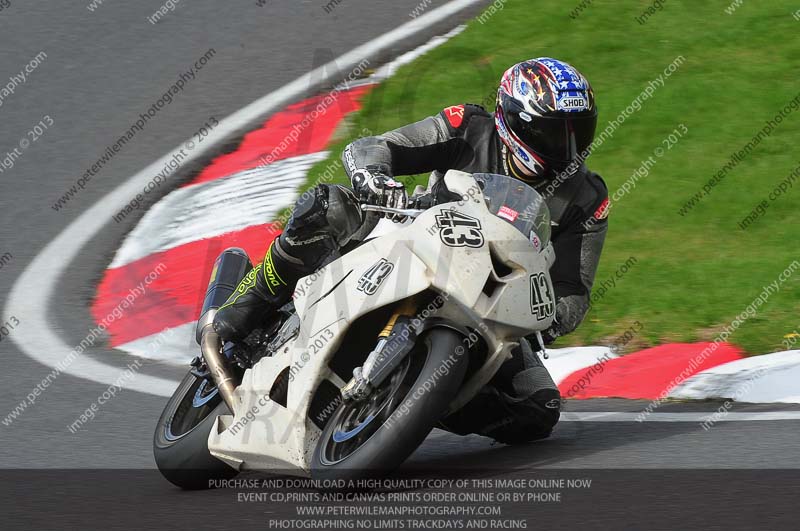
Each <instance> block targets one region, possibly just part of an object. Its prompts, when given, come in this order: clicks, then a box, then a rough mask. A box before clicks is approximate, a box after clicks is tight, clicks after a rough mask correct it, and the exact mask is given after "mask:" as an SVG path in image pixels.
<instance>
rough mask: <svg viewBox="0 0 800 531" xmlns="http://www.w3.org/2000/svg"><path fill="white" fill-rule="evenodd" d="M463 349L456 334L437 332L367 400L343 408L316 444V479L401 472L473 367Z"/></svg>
mask: <svg viewBox="0 0 800 531" xmlns="http://www.w3.org/2000/svg"><path fill="white" fill-rule="evenodd" d="M462 345H463V342H462V337H461V335H459V334H458V333H457V332H455V331H453V330H450V329H447V328H434V329H433V330H431V331H429V332H427V333H425V334H424V335H423V336H422V337H421V338H420V339H419V340H418V341H417V344H416V346H415V347H414V349H413V350H412V351H411V352H409V353H408V355H407V356H406V358H405V359H404V360H403V362H402V363H401V364H400V366H399V367H397V368H396V369H395V370H394V371H393V373H392V374H391V375H389V376H388V377H387V378H386V380H384V382H383V383H382V384H381V385H380V386H379V387H378V388H377V389H375V390H374V391H373V392H372V393H370V395H369V396H368V397H367V398H365V399H364V400H360V401H357V402H352V403H346V404H342V405H340V406H339V408H338V409H337V410H336V412H335V413H334V414H333V416H332V417H331V419H330V421H329V422H328V423H327V425H326V426H325V429H324V430H323V432H322V435H321V436H320V439H319V442H318V443H317V447H316V450H315V451H314V457H313V460H312V463H311V473H312V476H313V477H314V478H316V479H358V478H367V477H378V476H383V475H385V474H388V473H389V472H391V471H393V470H394V469H396V468H397V467H398V466H400V465H401V464H402V463H403V461H405V460H406V458H407V457H408V456H409V455H411V453H413V451H414V450H415V449H416V448H417V447H418V446H419V445H420V444H422V441H424V440H425V437H426V436H427V435H428V433H430V431H431V429H433V427H434V426H435V425H436V423H437V422H438V421H439V420H440V418H441V416H442V415H443V414H444V412H445V410H446V409H447V406H448V404H449V403H450V401H451V400H452V399H453V397H454V396H455V394H456V392H457V391H458V389H459V387H460V385H461V382H462V380H463V379H464V374H465V372H466V369H467V364H468V356H467V354H466V349H464V348H463V346H462Z"/></svg>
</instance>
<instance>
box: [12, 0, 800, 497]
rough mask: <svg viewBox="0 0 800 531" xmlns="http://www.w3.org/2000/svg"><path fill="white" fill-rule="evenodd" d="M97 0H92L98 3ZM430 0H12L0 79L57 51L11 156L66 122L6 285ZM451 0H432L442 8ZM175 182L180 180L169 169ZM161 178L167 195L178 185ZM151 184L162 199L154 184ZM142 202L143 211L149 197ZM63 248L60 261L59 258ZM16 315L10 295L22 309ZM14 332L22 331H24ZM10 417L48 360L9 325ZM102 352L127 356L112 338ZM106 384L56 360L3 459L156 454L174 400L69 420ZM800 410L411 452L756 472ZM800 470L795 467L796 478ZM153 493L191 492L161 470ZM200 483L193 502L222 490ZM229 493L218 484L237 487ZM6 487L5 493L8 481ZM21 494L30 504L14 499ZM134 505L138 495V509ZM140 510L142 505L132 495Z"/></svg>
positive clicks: (67, 285)
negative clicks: (245, 117) (57, 371)
mask: <svg viewBox="0 0 800 531" xmlns="http://www.w3.org/2000/svg"><path fill="white" fill-rule="evenodd" d="M86 3H88V2H86ZM418 3H419V2H418V0H395V1H393V2H381V3H380V5H378V3H377V2H374V1H372V0H343V1H342V2H341V3H340V4H339V5H338V6H337V7H336V8H335V9H334V10H333V11H332V12H331V13H330V14H328V13H326V12H325V11H324V10H323V6H324V5H325V4H327V2H323V1H314V2H312V1H297V0H294V1H292V2H291V3H288V2H286V3H284V2H278V1H275V0H267V1H266V3H265V5H264V6H263V7H261V6H258V5H256V2H255V1H251V2H235V3H230V4H227V3H226V5H225V7H224V8H223V7H222V5H221V3H218V2H217V3H215V2H211V1H210V0H207V1H202V2H191V3H188V2H186V3H185V4H183V3H180V4H178V5H177V7H176V8H175V10H174V12H172V13H170V14H168V15H167V16H166V17H164V19H163V20H162V21H160V22H159V23H157V24H150V22H148V21H147V20H146V17H147V16H149V15H150V14H152V13H153V12H155V11H156V10H157V9H158V8H159V7H160V6H161V5H162V2H161V1H160V0H142V1H139V2H135V3H133V2H118V1H115V0H107V1H106V2H105V3H104V4H102V5H100V6H98V8H97V9H96V10H95V12H89V11H88V10H87V9H86V8H85V5H84V3H83V2H78V3H75V2H70V3H66V2H63V3H62V2H55V1H50V2H40V3H37V4H35V5H30V4H23V3H17V2H12V5H11V6H10V7H9V8H6V9H4V10H3V11H0V82H2V83H0V85H2V84H4V83H5V82H6V80H7V77H6V76H10V75H12V74H14V73H16V72H19V70H20V69H21V68H22V67H23V65H24V64H25V63H27V62H28V61H29V60H30V59H31V58H33V57H34V56H36V54H38V53H39V52H40V51H45V52H46V53H47V58H46V60H45V61H44V62H43V63H42V64H41V65H40V66H39V67H38V68H37V69H36V71H34V72H33V73H31V74H30V75H29V78H28V80H27V81H26V83H25V84H23V85H21V86H19V87H17V88H16V92H15V93H14V94H13V95H11V96H8V97H7V98H5V100H4V101H3V105H2V107H0V124H2V125H0V156H2V155H3V154H4V153H5V152H6V151H7V150H10V149H13V147H14V146H17V145H18V144H19V141H20V139H21V138H23V137H25V136H26V133H27V132H28V131H29V130H31V128H32V127H33V126H35V125H36V124H37V123H38V122H39V121H40V120H42V118H43V116H44V115H48V116H50V117H51V118H52V120H53V122H54V125H53V126H52V127H51V128H50V129H49V130H48V131H46V132H45V133H44V135H43V136H42V138H41V139H39V140H38V141H37V142H35V143H34V144H33V145H31V146H30V147H29V148H28V149H27V150H26V151H25V152H24V153H23V156H22V157H21V158H20V159H19V160H17V161H16V162H15V165H14V167H13V168H11V169H6V170H5V171H4V172H3V173H1V174H0V185H1V186H2V189H0V233H1V234H2V238H0V255H2V254H3V253H11V254H12V255H13V258H12V259H11V260H10V262H8V263H6V264H4V265H3V267H2V269H0V294H1V295H0V297H2V304H3V306H4V305H5V302H6V300H5V298H6V295H7V293H8V291H9V290H10V288H11V286H12V285H13V283H14V280H15V278H16V277H17V276H18V275H19V274H20V273H21V272H22V270H23V269H24V267H25V266H26V265H27V264H28V263H29V262H30V261H31V260H32V259H33V258H34V257H35V256H36V255H37V254H38V252H39V251H40V250H41V249H42V248H43V247H44V246H45V245H46V244H47V242H48V241H49V240H50V239H52V238H53V237H55V236H56V235H57V234H58V233H59V232H60V231H61V229H63V227H64V226H66V225H67V224H68V223H69V221H71V220H72V219H74V218H75V217H76V216H77V215H78V214H79V213H80V212H81V211H82V210H83V209H85V208H87V207H88V206H90V205H92V204H93V203H94V202H96V201H97V200H98V199H99V198H101V197H102V196H103V195H104V194H105V193H107V192H108V191H109V190H111V189H113V188H115V187H116V186H118V185H119V184H120V183H122V182H123V181H124V180H125V179H126V178H127V177H128V176H130V175H132V174H134V173H135V172H137V171H139V170H140V169H142V168H143V167H144V166H146V165H147V164H149V163H150V162H152V161H153V160H155V159H157V158H158V157H160V156H162V155H163V154H164V153H165V152H166V151H167V150H168V149H171V147H173V146H175V145H178V144H179V143H180V142H181V141H183V140H185V139H186V138H188V137H189V136H190V135H191V134H192V133H193V132H194V131H196V130H197V129H198V128H199V127H200V126H201V125H202V123H203V122H204V121H206V120H207V119H208V117H209V116H220V117H221V116H227V115H229V114H231V113H232V112H234V111H236V110H237V109H239V108H241V107H242V106H243V105H245V104H247V103H249V102H251V101H253V100H255V99H257V98H258V97H260V96H262V95H263V94H265V93H268V92H270V91H272V90H275V89H277V88H279V87H281V86H283V85H285V84H286V83H288V82H290V81H292V80H294V79H295V78H297V77H299V76H300V75H302V74H304V73H306V72H308V71H309V70H311V69H312V68H314V67H316V66H319V65H321V64H323V63H325V62H327V61H329V60H331V59H333V58H335V57H337V56H339V55H341V54H343V53H345V52H347V51H348V50H350V49H352V48H354V47H356V46H358V45H360V44H363V43H365V42H367V41H369V40H371V39H373V38H375V37H377V36H379V35H381V34H382V33H384V32H387V31H389V30H391V29H394V28H395V27H397V26H398V25H400V24H402V23H403V22H406V21H408V20H410V18H409V13H410V12H411V10H412V9H413V8H414V7H416V6H417V5H418ZM443 3H444V2H442V1H441V0H439V1H434V2H433V3H432V5H433V6H434V7H437V6H439V5H442V4H443ZM475 12H476V10H475V9H473V10H472V11H466V12H464V13H462V14H461V15H460V16H459V17H456V18H454V19H453V20H450V21H447V23H445V24H440V25H438V26H437V27H434V28H431V29H430V30H429V31H427V32H426V33H425V34H421V35H418V36H416V37H414V38H413V39H409V40H408V41H407V42H404V43H403V45H402V46H401V47H398V48H397V49H396V50H395V51H394V52H393V53H394V54H396V53H400V52H402V51H406V50H408V49H411V48H413V47H414V46H416V45H418V44H420V43H421V42H423V41H425V40H427V38H429V37H430V36H432V35H434V34H438V33H442V32H443V31H444V30H447V29H450V28H452V27H453V26H455V25H456V24H457V23H459V22H460V21H461V20H464V19H465V18H467V17H468V16H470V14H474V13H475ZM209 48H214V49H215V51H216V55H215V56H214V57H213V59H211V60H210V61H209V63H208V64H207V65H206V66H205V68H203V70H202V71H200V72H198V73H197V76H196V78H195V79H194V80H193V81H192V82H191V83H190V84H189V85H188V86H187V87H186V88H185V89H184V91H183V92H182V93H181V94H179V95H178V96H176V97H175V99H174V101H173V102H172V103H171V104H170V105H168V106H167V107H165V108H164V109H162V110H161V111H160V112H159V114H158V115H157V116H156V117H155V118H154V119H152V120H150V121H149V122H148V124H147V128H146V129H145V131H144V132H142V133H139V134H138V135H137V136H136V138H135V139H134V140H133V141H132V142H131V143H129V144H128V145H127V146H125V148H124V149H123V150H122V151H121V152H120V153H119V154H117V155H116V156H115V157H114V159H113V160H112V161H111V162H110V163H109V164H108V165H107V166H105V168H103V169H102V170H101V171H100V173H99V174H98V175H97V176H95V177H94V178H93V179H92V180H91V181H90V183H89V184H88V185H87V186H86V188H85V189H84V190H82V191H81V192H80V193H79V194H78V195H77V196H76V198H75V199H73V200H72V201H71V202H70V203H69V204H68V205H67V206H66V208H64V209H63V210H61V211H58V212H56V211H54V210H53V209H52V208H51V205H52V204H53V203H54V202H55V201H56V200H57V199H58V198H59V197H60V196H61V195H62V194H63V193H64V192H65V191H66V190H67V189H68V188H69V186H70V185H72V184H74V182H75V181H76V180H77V179H78V177H79V176H81V175H82V174H83V173H84V172H85V170H86V168H87V167H88V166H91V164H92V163H93V162H94V161H96V160H97V159H98V158H99V157H100V156H101V155H102V154H103V152H104V151H105V148H106V146H107V145H109V144H110V143H113V141H114V140H115V139H116V138H118V137H119V136H120V135H121V134H122V133H123V132H124V131H126V130H127V129H128V128H129V127H130V124H131V123H132V122H133V121H134V120H135V119H136V117H137V116H138V115H139V113H141V112H144V111H145V110H146V109H147V108H148V107H150V105H152V104H153V103H154V102H155V101H156V100H157V99H158V98H159V97H160V96H161V95H162V94H163V93H164V92H165V91H166V90H167V89H168V87H169V86H170V85H171V84H172V83H173V82H174V81H175V79H176V78H177V76H178V75H179V74H180V72H182V71H186V70H188V69H189V67H190V66H191V65H192V64H193V63H194V62H195V61H196V60H197V59H198V58H199V57H200V56H201V55H203V54H204V53H205V52H206V51H207V50H208V49H209ZM172 184H173V185H174V182H173V183H172ZM167 191H168V190H167V189H164V190H160V191H159V192H160V193H165V192H167ZM157 196H158V194H153V197H152V198H151V199H153V200H154V199H156V198H157ZM142 212H143V211H142ZM140 216H141V212H140V213H139V214H137V215H136V216H133V217H130V218H128V219H126V220H125V222H123V223H120V224H116V223H109V225H108V227H107V229H106V230H104V231H102V232H101V233H100V234H99V235H98V236H97V237H96V238H94V239H93V240H92V242H91V244H90V245H88V246H86V247H85V248H84V249H83V250H82V252H81V256H80V258H79V259H78V260H77V261H75V262H74V263H72V264H70V266H69V268H68V270H67V271H66V273H65V274H64V275H63V276H62V277H61V279H60V286H61V289H60V290H59V294H60V300H58V301H56V302H55V303H54V305H53V306H52V307H51V308H42V309H41V310H42V312H47V313H48V315H49V317H50V320H51V322H52V323H53V326H54V327H55V328H56V329H57V331H58V332H59V334H61V335H62V336H63V337H64V340H65V341H66V342H67V343H68V344H70V345H75V344H77V343H78V342H79V341H80V339H81V338H82V337H84V336H85V334H86V331H87V327H88V326H89V325H90V324H91V322H92V321H91V318H90V315H89V311H88V308H89V303H90V300H91V297H92V295H93V293H94V288H95V285H96V282H97V281H98V279H99V277H100V275H101V274H102V271H103V270H104V268H105V267H106V266H107V264H108V263H109V261H110V259H111V257H112V255H113V252H114V251H115V249H116V248H117V246H118V245H119V242H120V241H121V239H122V237H123V236H124V234H125V233H126V231H128V230H130V228H131V227H132V226H133V224H134V223H135V222H136V221H137V219H138V218H139V217H140ZM50 259H51V260H52V261H53V262H54V263H57V262H58V260H59V257H58V256H52V257H50ZM10 311H11V313H13V308H11V309H10ZM12 333H13V331H12ZM0 353H2V363H3V369H2V371H0V383H1V385H0V415H2V416H5V415H6V414H7V412H8V411H9V410H11V409H12V408H13V407H14V406H16V405H17V404H18V403H19V401H20V400H22V399H24V398H25V396H26V394H27V393H29V392H30V391H31V389H32V388H33V387H34V386H35V385H36V384H37V383H39V382H40V380H41V379H42V378H43V377H44V376H45V375H46V374H47V373H48V372H49V370H50V369H49V368H46V367H44V366H42V365H40V364H39V363H37V362H34V361H32V360H30V359H29V358H28V357H27V356H25V355H24V354H23V353H22V352H20V351H19V350H18V349H17V348H16V347H15V346H14V344H13V343H12V342H11V341H9V340H8V339H7V338H4V339H3V341H2V342H0ZM89 355H92V356H96V357H101V358H102V359H104V360H106V361H109V360H110V361H111V362H116V363H119V364H120V365H124V363H125V362H126V361H129V360H126V358H125V357H124V356H123V355H121V354H120V353H118V352H116V351H109V350H107V349H103V348H97V349H95V350H93V351H92V352H90V354H89ZM146 371H147V372H149V373H151V374H163V375H165V376H167V377H173V378H178V377H179V374H178V373H177V372H176V371H175V369H174V368H170V367H165V366H160V365H159V364H157V363H151V364H149V365H148V366H147V368H146ZM105 389H106V386H104V385H101V384H96V383H93V382H89V381H86V380H82V379H80V378H75V377H71V376H68V375H61V376H59V377H58V379H57V381H56V382H55V383H54V384H53V385H51V386H50V387H49V388H48V389H47V391H46V392H45V393H43V395H42V396H40V397H39V398H38V400H37V402H36V403H35V404H34V405H33V406H31V407H30V408H29V409H28V410H27V411H26V412H25V413H24V414H23V415H21V416H20V417H19V418H17V419H16V420H14V422H13V423H12V424H11V425H10V426H0V468H3V469H34V468H35V469H39V468H41V469H86V468H95V469H131V470H139V469H152V467H153V466H154V464H153V461H152V448H151V440H152V431H153V427H154V424H155V422H156V420H157V418H158V415H159V413H160V411H161V409H162V407H163V405H164V399H162V398H159V397H155V396H152V395H149V394H146V393H138V392H135V391H124V392H123V393H122V394H120V395H118V397H117V398H116V399H114V400H112V401H110V402H108V403H107V404H106V405H104V407H103V408H102V410H101V411H100V412H99V414H98V415H97V416H96V418H95V419H94V420H93V421H92V422H90V423H88V424H87V425H86V426H85V427H84V428H83V429H82V430H80V431H78V432H77V433H75V434H72V433H70V432H69V430H68V429H67V426H68V425H69V424H70V423H71V422H73V421H74V420H75V418H76V417H77V416H78V415H79V414H80V413H81V412H82V411H83V410H84V409H86V407H87V406H89V405H90V404H91V403H92V402H93V401H94V400H95V399H96V398H97V397H98V396H99V395H100V394H102V392H103V391H104V390H105ZM645 405H646V403H645V402H630V401H622V400H594V401H588V402H582V403H578V402H571V403H569V404H568V410H570V411H641V410H642V409H643V408H644V407H645ZM718 406H719V404H718V403H714V402H705V403H700V404H696V403H694V404H669V405H664V406H662V407H661V408H660V409H659V410H658V411H659V412H667V411H677V412H690V411H709V412H710V411H713V410H714V409H716V408H717V407H718ZM796 409H798V408H796V407H794V406H751V405H737V406H736V407H735V408H734V410H733V411H762V410H769V411H783V410H796ZM798 432H800V421H798V420H780V421H753V422H723V423H719V424H717V425H716V426H714V428H713V429H711V430H708V431H705V430H703V429H701V427H700V425H699V423H698V422H697V421H691V422H645V423H636V422H564V423H562V424H560V425H559V427H558V429H557V431H556V433H555V434H554V436H553V437H552V438H550V439H548V440H546V441H542V442H539V443H534V444H531V445H526V446H522V447H504V446H502V445H492V444H491V443H490V441H488V440H486V439H483V438H481V437H476V436H471V437H467V438H461V437H456V436H452V435H448V434H444V433H441V432H435V433H434V434H433V435H432V436H431V437H430V438H429V440H428V441H426V443H425V444H424V445H423V446H422V447H421V448H420V449H419V450H418V451H417V452H416V453H415V454H414V456H413V457H412V458H411V460H410V461H409V465H408V467H407V468H408V469H409V470H418V469H420V470H431V469H433V470H436V469H439V470H441V473H442V474H444V475H446V474H449V473H450V474H452V473H455V472H454V470H458V469H464V470H467V469H472V468H474V467H476V466H478V465H480V466H484V467H485V466H488V465H487V463H491V465H490V468H491V472H488V474H489V475H497V476H502V475H504V474H509V473H511V472H512V471H516V472H519V471H525V470H532V469H540V468H557V469H619V468H633V469H665V468H667V469H694V468H701V469H709V468H726V469H761V468H796V467H798V466H800V445H798V444H797V438H796V437H797V433H798ZM795 477H796V476H795ZM146 483H147V486H148V493H146V494H144V493H143V494H141V495H137V496H136V497H135V502H136V505H138V506H139V507H141V504H144V503H152V502H154V501H155V500H159V501H164V500H165V499H167V500H170V499H173V498H174V499H175V500H178V501H180V503H183V502H186V501H188V499H187V497H186V495H185V494H179V493H177V491H175V490H174V489H172V488H171V487H170V486H169V485H168V484H166V483H165V482H161V481H160V480H159V479H158V478H156V477H153V476H150V475H148V479H147V481H146ZM214 496H215V495H214V494H213V493H212V494H208V493H207V494H203V495H202V497H200V498H197V501H198V503H200V504H205V503H210V502H211V500H214V499H215V498H214ZM220 496H228V497H223V498H221V499H220V498H216V500H217V501H220V500H222V501H225V502H229V501H230V500H229V499H228V498H229V497H230V495H229V494H220ZM4 499H7V498H6V497H5V496H4ZM24 507H25V505H24V504H22V505H21V506H20V507H19V509H20V510H21V509H23V508H24ZM128 507H130V506H128ZM131 509H133V508H132V507H131Z"/></svg>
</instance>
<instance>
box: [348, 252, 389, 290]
mask: <svg viewBox="0 0 800 531" xmlns="http://www.w3.org/2000/svg"><path fill="white" fill-rule="evenodd" d="M393 269H394V264H393V263H391V262H390V261H388V260H386V259H385V258H381V259H380V260H378V261H377V262H376V263H375V264H373V265H372V266H371V267H370V268H369V269H367V271H366V272H365V273H364V274H363V275H362V276H361V278H359V279H358V287H357V288H356V289H357V290H358V291H363V292H364V293H366V294H367V295H374V294H375V293H376V292H377V291H378V288H379V287H380V285H381V284H383V281H384V280H386V277H388V276H389V273H391V272H392V270H393Z"/></svg>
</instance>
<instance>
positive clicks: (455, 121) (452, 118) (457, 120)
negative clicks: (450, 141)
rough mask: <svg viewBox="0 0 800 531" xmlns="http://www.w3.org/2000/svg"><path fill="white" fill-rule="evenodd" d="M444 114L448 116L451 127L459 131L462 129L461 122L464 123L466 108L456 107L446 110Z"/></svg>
mask: <svg viewBox="0 0 800 531" xmlns="http://www.w3.org/2000/svg"><path fill="white" fill-rule="evenodd" d="M444 114H445V116H447V121H448V122H450V125H452V126H453V127H455V128H456V129H458V128H459V127H461V122H463V121H464V106H463V105H455V106H453V107H448V108H446V109H445V110H444Z"/></svg>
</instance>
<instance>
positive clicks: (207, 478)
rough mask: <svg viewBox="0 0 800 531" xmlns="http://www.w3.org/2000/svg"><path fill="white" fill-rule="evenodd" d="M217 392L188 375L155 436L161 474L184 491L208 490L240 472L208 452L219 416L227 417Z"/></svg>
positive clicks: (209, 385) (165, 410)
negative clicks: (214, 483)
mask: <svg viewBox="0 0 800 531" xmlns="http://www.w3.org/2000/svg"><path fill="white" fill-rule="evenodd" d="M228 413H229V411H228V407H227V406H226V405H225V403H224V402H223V401H222V398H221V397H220V396H219V394H218V393H217V390H216V388H214V387H213V386H212V384H210V383H209V382H208V380H204V379H201V378H197V377H195V376H194V375H193V374H191V373H189V374H187V375H186V377H185V378H184V379H183V381H181V383H180V385H179V386H178V389H177V390H176V391H175V393H173V395H172V397H170V399H169V402H167V405H166V407H164V412H163V413H161V418H159V419H158V425H157V426H156V431H155V434H154V435H153V456H154V457H155V460H156V465H158V470H159V471H161V474H162V475H163V476H164V477H165V478H167V479H168V480H169V481H170V482H171V483H173V484H174V485H177V486H178V487H180V488H182V489H187V490H197V489H207V488H209V487H210V486H211V482H212V480H217V479H229V478H232V477H234V476H235V475H236V474H238V471H237V470H235V469H233V468H231V467H229V466H228V465H226V464H225V463H223V462H222V461H220V460H219V459H217V458H216V457H214V456H212V455H211V453H210V452H209V451H208V434H209V433H210V432H211V428H212V426H213V425H214V420H215V419H216V418H217V417H218V416H219V415H225V414H228Z"/></svg>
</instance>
